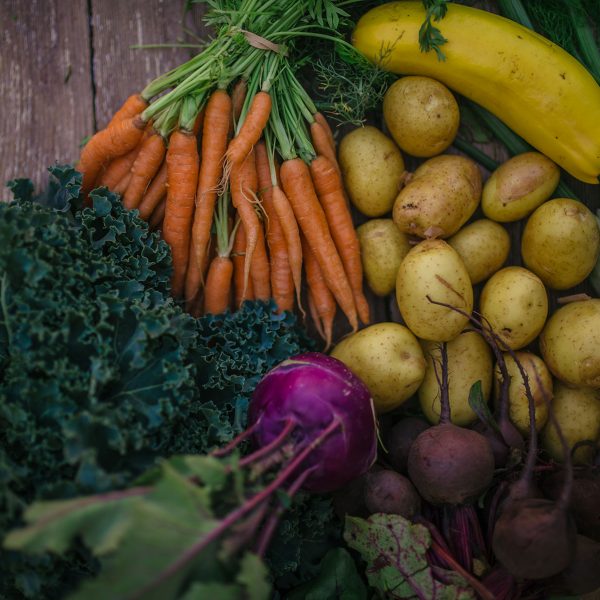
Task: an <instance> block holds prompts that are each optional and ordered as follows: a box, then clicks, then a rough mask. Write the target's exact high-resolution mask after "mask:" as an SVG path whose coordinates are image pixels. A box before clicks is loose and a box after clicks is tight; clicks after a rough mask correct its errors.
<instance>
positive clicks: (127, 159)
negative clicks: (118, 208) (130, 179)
mask: <svg viewBox="0 0 600 600" xmlns="http://www.w3.org/2000/svg"><path fill="white" fill-rule="evenodd" d="M139 151H140V148H139V144H138V146H136V147H135V148H134V149H133V150H130V151H129V152H128V153H127V154H124V155H123V156H119V157H117V158H115V159H114V160H113V161H111V162H110V164H109V165H108V166H107V167H106V169H104V171H103V172H101V173H100V174H99V176H98V179H97V181H96V183H95V184H94V185H95V186H96V187H100V186H106V187H107V188H108V189H109V190H112V189H113V188H114V187H115V185H117V183H119V181H121V179H123V177H125V175H127V173H129V171H130V170H131V167H132V166H133V163H134V162H135V159H136V157H137V155H138V152H139Z"/></svg>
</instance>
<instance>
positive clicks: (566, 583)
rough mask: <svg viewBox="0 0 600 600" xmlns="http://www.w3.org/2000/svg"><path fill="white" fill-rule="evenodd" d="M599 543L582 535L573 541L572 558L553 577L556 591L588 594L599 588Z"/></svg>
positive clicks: (574, 594) (575, 594) (569, 593)
mask: <svg viewBox="0 0 600 600" xmlns="http://www.w3.org/2000/svg"><path fill="white" fill-rule="evenodd" d="M599 567H600V543H598V542H596V541H595V540H591V539H590V538H588V537H585V536H584V535H578V536H577V537H576V541H575V551H574V555H573V560H572V561H571V563H570V564H569V566H568V567H567V568H566V569H565V570H564V571H563V572H562V573H560V574H559V575H557V577H555V578H554V579H553V583H554V584H555V585H556V587H557V590H556V592H558V593H560V594H565V595H569V596H579V595H581V594H589V593H590V592H593V591H594V590H597V589H598V588H600V568H599Z"/></svg>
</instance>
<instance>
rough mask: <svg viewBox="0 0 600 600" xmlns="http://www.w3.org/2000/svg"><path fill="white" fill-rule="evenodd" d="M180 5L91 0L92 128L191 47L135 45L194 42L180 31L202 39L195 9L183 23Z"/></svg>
mask: <svg viewBox="0 0 600 600" xmlns="http://www.w3.org/2000/svg"><path fill="white" fill-rule="evenodd" d="M184 4H185V2H184V0H177V1H176V2H173V1H169V0H127V2H123V1H122V0H92V1H91V23H92V46H93V76H94V85H95V116H96V127H97V128H102V127H104V126H105V125H106V123H107V122H108V121H109V120H110V118H111V116H112V115H113V113H114V112H115V110H117V108H118V107H119V106H120V105H121V103H122V102H123V101H124V100H125V99H126V98H127V96H129V95H130V94H132V93H134V92H139V91H141V90H142V89H143V88H144V87H145V86H146V85H147V84H148V83H149V82H150V81H151V80H152V79H154V78H155V77H158V75H160V74H162V73H164V72H166V71H168V70H169V69H172V68H174V67H176V66H177V65H179V64H181V63H183V62H185V61H186V60H187V59H188V58H190V57H191V56H193V55H194V54H195V53H196V52H197V50H194V49H190V48H159V49H133V48H131V46H133V45H138V44H154V43H161V44H166V43H178V42H182V41H185V42H187V43H197V40H195V39H194V38H193V37H190V36H188V35H186V34H185V32H184V26H185V27H187V28H188V29H190V30H192V31H194V32H195V33H196V34H197V35H199V36H201V37H205V36H206V30H205V29H204V28H203V27H202V25H201V22H200V16H201V14H202V12H203V7H202V6H201V5H198V4H195V5H193V6H192V9H191V10H190V12H188V13H187V15H185V18H184Z"/></svg>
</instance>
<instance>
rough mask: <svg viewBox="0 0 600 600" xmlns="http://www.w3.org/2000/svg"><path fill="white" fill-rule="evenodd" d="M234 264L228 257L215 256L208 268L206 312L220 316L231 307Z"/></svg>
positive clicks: (205, 291)
mask: <svg viewBox="0 0 600 600" xmlns="http://www.w3.org/2000/svg"><path fill="white" fill-rule="evenodd" d="M232 274H233V263H232V262H231V259H230V258H229V257H228V256H219V255H217V256H215V257H214V258H213V259H212V261H211V263H210V267H209V268H208V275H207V277H206V287H205V289H204V312H205V313H211V314H213V315H218V314H220V313H222V312H225V311H226V310H227V308H228V307H229V294H230V292H231V276H232Z"/></svg>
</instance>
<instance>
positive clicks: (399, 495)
mask: <svg viewBox="0 0 600 600" xmlns="http://www.w3.org/2000/svg"><path fill="white" fill-rule="evenodd" d="M365 504H366V507H367V510H368V511H369V514H373V513H386V514H391V515H400V516H402V517H404V518H406V519H411V518H412V517H414V516H415V515H416V514H417V513H418V512H419V511H420V510H421V498H419V494H417V491H416V490H415V488H414V486H413V484H412V483H411V482H410V481H409V480H408V479H407V478H406V477H404V475H400V473H396V471H391V470H389V469H385V470H381V471H375V472H371V473H368V474H367V477H366V486H365Z"/></svg>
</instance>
